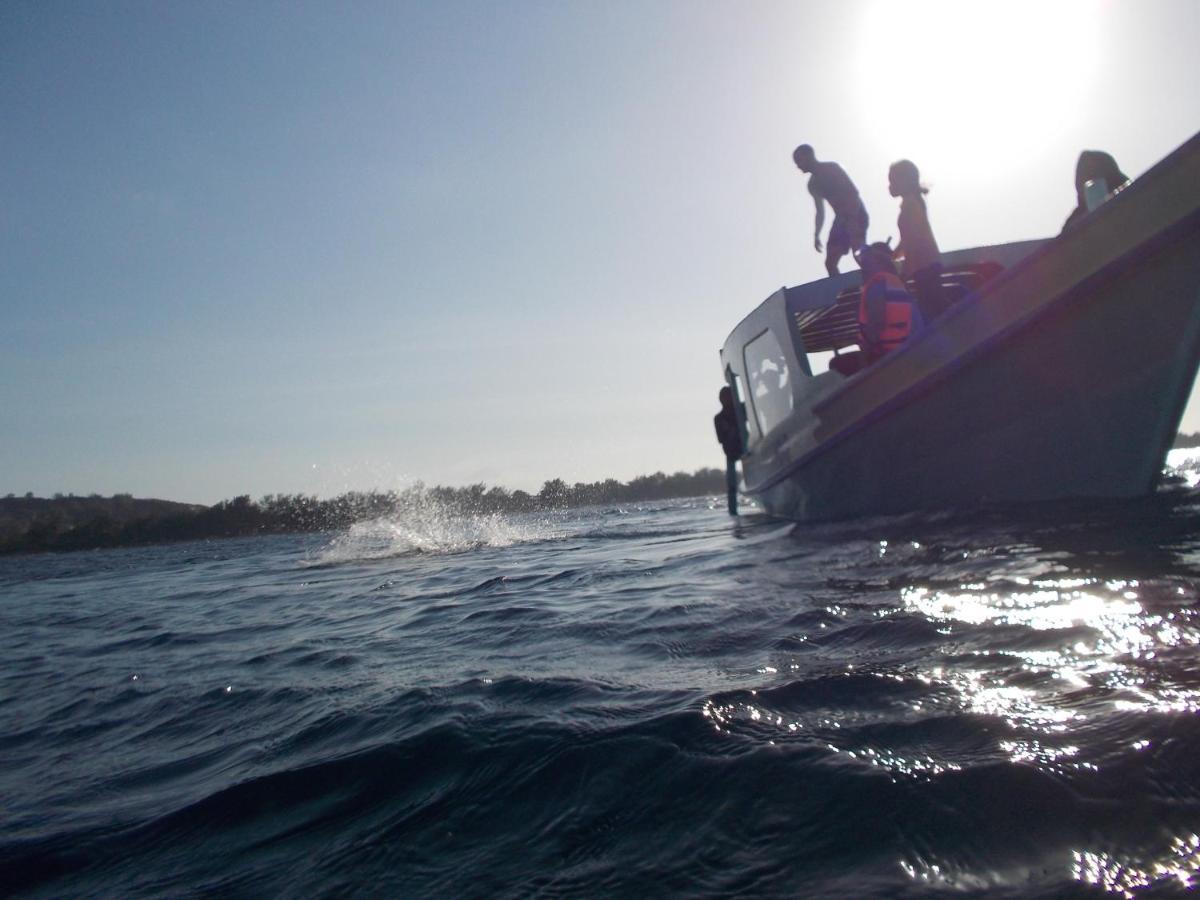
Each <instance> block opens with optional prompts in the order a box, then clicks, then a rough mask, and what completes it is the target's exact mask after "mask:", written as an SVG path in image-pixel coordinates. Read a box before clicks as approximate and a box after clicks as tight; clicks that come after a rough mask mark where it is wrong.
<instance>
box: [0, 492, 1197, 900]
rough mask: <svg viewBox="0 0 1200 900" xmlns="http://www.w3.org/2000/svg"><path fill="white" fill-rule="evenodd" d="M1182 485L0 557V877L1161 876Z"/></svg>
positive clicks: (664, 886)
mask: <svg viewBox="0 0 1200 900" xmlns="http://www.w3.org/2000/svg"><path fill="white" fill-rule="evenodd" d="M1198 596H1200V492H1196V491H1195V490H1193V489H1190V488H1188V487H1186V486H1181V485H1176V486H1175V487H1173V488H1170V489H1166V490H1163V491H1161V492H1160V493H1159V494H1158V495H1157V496H1155V497H1154V498H1152V499H1151V500H1149V501H1146V502H1140V503H1123V504H1084V505H1077V504H1072V505H1057V506H1052V507H1039V508H1026V509H1021V510H999V509H984V510H974V511H970V512H959V513H945V514H940V515H921V516H911V517H905V518H892V519H879V520H871V521H860V522H856V523H846V524H840V525H823V526H792V525H787V524H782V523H779V522H774V521H769V520H766V519H765V518H763V517H759V516H754V515H751V516H747V517H745V518H744V519H743V520H742V521H741V522H740V523H735V522H733V521H732V520H730V519H729V517H728V516H727V515H725V514H724V512H723V511H722V510H721V509H720V508H718V507H716V504H715V502H713V501H701V500H697V501H684V502H677V503H669V504H660V505H642V506H633V507H625V508H620V509H616V508H613V509H589V510H584V511H581V512H572V513H564V514H561V515H558V516H552V517H542V518H537V517H531V518H510V519H505V518H496V517H493V518H475V519H455V518H454V517H452V516H446V515H443V514H441V513H440V512H439V511H438V510H437V509H436V508H434V507H432V506H426V507H422V508H411V509H407V510H398V511H397V512H396V515H395V516H394V517H393V518H391V519H390V520H387V521H381V522H377V523H372V524H369V525H364V526H361V527H359V528H356V529H354V530H353V531H351V532H350V533H347V534H340V535H321V536H305V537H291V536H285V537H266V538H261V539H248V540H231V541H218V542H209V543H192V544H182V545H174V546H166V547H153V548H142V549H131V550H118V551H100V552H93V553H80V554H69V555H62V556H41V557H20V558H7V559H0V659H2V660H3V671H2V676H0V763H2V765H0V814H2V815H0V892H3V893H26V892H27V893H30V894H35V895H43V896H66V895H77V894H86V895H95V894H101V895H113V896H138V895H157V894H181V893H182V894H190V893H220V894H226V895H240V896H251V895H253V896H260V895H264V894H266V895H270V894H279V893H284V894H289V895H309V894H317V895H329V894H342V893H350V892H355V893H368V894H372V895H396V896H439V897H442V896H454V897H462V896H467V897H476V896H478V897H483V896H488V897H491V896H526V895H543V896H558V895H568V896H610V895H646V894H654V895H664V894H671V895H678V894H682V895H689V896H711V895H721V896H725V895H735V894H742V895H754V896H781V895H786V896H828V895H845V896H866V895H888V896H908V895H926V894H930V893H947V892H952V893H961V892H965V893H967V894H970V895H979V894H987V895H991V896H1010V897H1027V896H1061V895H1063V894H1067V895H1071V894H1078V895H1081V896H1104V895H1106V894H1112V895H1122V894H1124V895H1137V894H1149V895H1154V896H1157V895H1163V894H1168V895H1169V894H1174V893H1177V892H1183V891H1184V890H1185V889H1186V886H1187V885H1188V884H1193V885H1194V884H1196V883H1197V882H1198V881H1200V838H1198V837H1197V835H1198V834H1200V714H1198V713H1200V648H1198V644H1200V603H1198Z"/></svg>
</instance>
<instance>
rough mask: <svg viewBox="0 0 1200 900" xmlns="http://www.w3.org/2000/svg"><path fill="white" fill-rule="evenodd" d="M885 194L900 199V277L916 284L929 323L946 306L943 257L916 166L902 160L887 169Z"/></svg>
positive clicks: (926, 189)
mask: <svg viewBox="0 0 1200 900" xmlns="http://www.w3.org/2000/svg"><path fill="white" fill-rule="evenodd" d="M888 191H889V193H891V195H892V196H893V197H899V198H900V217H899V218H898V219H897V220H896V227H897V228H899V229H900V243H899V245H898V246H897V247H896V251H895V257H896V259H898V260H901V262H902V268H901V270H900V274H901V275H903V276H904V278H905V279H909V280H911V281H912V282H913V283H914V284H915V285H916V289H917V303H918V305H919V306H920V307H921V315H922V316H924V318H925V321H926V322H932V321H933V320H934V319H936V318H937V317H938V316H940V315H941V314H942V313H944V312H945V311H946V307H947V305H948V304H947V303H946V301H945V296H944V294H943V292H942V254H941V251H940V250H938V245H937V240H936V239H935V238H934V236H933V228H931V227H930V225H929V211H928V210H927V209H926V207H925V196H924V195H925V194H928V193H929V189H928V188H926V187H922V185H921V173H920V171H918V169H917V167H916V165H914V164H913V163H912V162H911V161H909V160H907V159H902V160H900V161H899V162H894V163H892V165H891V168H889V169H888Z"/></svg>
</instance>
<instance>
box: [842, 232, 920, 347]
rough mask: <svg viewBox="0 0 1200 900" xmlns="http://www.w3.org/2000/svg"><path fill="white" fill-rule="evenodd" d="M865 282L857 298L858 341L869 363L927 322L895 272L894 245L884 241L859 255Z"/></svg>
mask: <svg viewBox="0 0 1200 900" xmlns="http://www.w3.org/2000/svg"><path fill="white" fill-rule="evenodd" d="M858 264H859V265H860V266H861V267H862V274H863V286H862V291H861V292H860V294H859V301H858V333H859V343H860V344H861V345H862V348H863V352H864V353H865V354H866V357H867V363H868V364H869V363H873V362H875V361H876V360H877V359H879V358H880V357H881V356H883V355H884V354H885V353H887V352H888V351H890V350H894V349H896V348H897V347H899V346H900V345H901V344H903V343H904V342H905V341H906V340H908V338H909V337H910V336H911V335H914V334H916V333H917V332H918V331H920V330H921V328H922V327H923V325H924V320H923V319H922V317H921V313H920V311H919V310H918V309H917V306H916V303H914V302H913V297H912V294H910V293H909V292H908V290H907V289H906V288H905V287H904V282H903V281H901V280H900V276H899V275H897V274H896V264H895V262H894V261H893V259H892V248H891V247H889V246H888V245H887V244H885V243H883V242H882V241H881V242H879V243H876V244H871V245H869V246H868V247H866V248H864V249H863V251H862V252H861V253H860V254H859V255H858Z"/></svg>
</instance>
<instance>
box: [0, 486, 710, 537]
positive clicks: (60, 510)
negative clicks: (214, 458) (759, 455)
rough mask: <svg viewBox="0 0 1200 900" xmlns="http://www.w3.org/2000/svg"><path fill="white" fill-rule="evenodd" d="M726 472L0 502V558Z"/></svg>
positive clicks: (585, 493) (669, 495) (519, 500)
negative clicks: (198, 497) (207, 498)
mask: <svg viewBox="0 0 1200 900" xmlns="http://www.w3.org/2000/svg"><path fill="white" fill-rule="evenodd" d="M724 491H725V473H724V472H722V471H721V470H719V469H711V468H706V469H698V470H696V471H695V472H692V473H690V474H689V473H687V472H676V473H675V474H674V475H666V474H664V473H662V472H656V473H655V474H653V475H643V476H641V477H639V478H634V479H633V480H632V481H629V482H620V481H617V480H616V479H613V478H609V479H606V480H604V481H596V482H591V483H583V482H576V483H575V484H567V483H566V482H565V481H563V480H562V479H561V478H555V479H552V480H550V481H547V482H545V483H544V484H543V485H542V489H541V490H540V491H538V493H536V494H531V493H528V492H526V491H520V490H517V491H509V490H508V489H506V488H502V487H489V486H488V485H486V484H472V485H468V486H466V487H442V486H437V487H432V488H425V487H424V486H422V485H416V486H414V487H411V488H408V489H406V490H404V491H399V492H397V491H386V492H381V491H369V492H357V491H353V492H350V493H346V494H342V495H340V496H338V497H333V498H330V499H327V500H321V499H318V498H317V497H315V496H308V495H305V494H268V495H267V496H265V497H263V498H261V499H260V500H257V501H255V500H251V499H250V496H249V495H248V494H247V495H242V496H240V497H234V498H233V499H232V500H224V501H222V502H220V503H217V504H215V505H213V506H196V505H189V504H182V503H171V502H168V501H163V500H135V499H134V498H132V497H130V496H129V495H128V494H117V495H114V496H113V497H110V498H109V497H100V496H98V495H95V494H93V495H92V496H90V497H75V496H68V497H63V496H62V495H56V496H55V497H54V498H51V499H43V498H39V497H34V496H32V495H31V494H26V495H25V496H24V497H16V496H14V495H12V494H10V495H9V496H7V497H4V498H0V553H39V552H45V551H64V550H88V549H95V548H100V547H124V546H133V545H139V544H155V543H165V542H170V541H185V540H198V539H204V538H223V537H237V536H244V535H253V534H286V533H302V532H317V531H329V530H334V529H339V528H346V527H349V526H350V525H352V524H353V523H355V522H359V521H364V520H369V519H375V518H380V517H384V516H388V515H392V514H403V510H405V509H407V508H414V507H416V506H418V505H419V506H426V507H427V506H434V507H436V508H438V509H441V510H444V511H446V512H448V513H451V514H459V515H489V514H502V513H503V514H509V513H528V512H537V511H543V510H554V509H567V508H572V507H580V506H592V505H602V504H617V503H628V502H637V501H648V500H649V501H654V500H667V499H675V498H682V497H699V496H705V495H709V494H723V493H724Z"/></svg>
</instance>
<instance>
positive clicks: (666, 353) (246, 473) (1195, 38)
mask: <svg viewBox="0 0 1200 900" xmlns="http://www.w3.org/2000/svg"><path fill="white" fill-rule="evenodd" d="M1197 46H1200V3H1196V2H1194V0H1178V2H1166V0H1164V2H1141V3H1136V4H1135V3H1117V2H1086V0H1080V2H1069V0H1055V2H1050V0H1043V2H1040V3H1037V2H1022V0H1009V2H1005V3H987V2H980V3H959V2H956V3H952V4H938V3H933V4H930V3H911V4H905V3H876V2H861V3H853V2H846V3H827V4H826V3H800V2H791V3H774V2H750V3H737V2H732V0H730V2H703V0H686V2H685V0H679V2H666V0H655V2H624V0H615V2H600V0H594V2H513V3H498V2H497V3H477V2H457V3H443V2H439V3H433V2H430V3H420V4H416V3H396V2H392V3H378V4H375V3H365V2H360V3H348V4H334V3H295V2H290V3H247V2H237V3H217V2H205V3H184V2H146V3H111V2H110V3H104V2H96V3H77V2H72V3H49V2H41V0H39V2H30V3H25V2H16V0H7V2H6V3H4V4H3V5H2V6H0V121H2V122H3V127H2V128H0V160H2V165H0V406H2V409H3V437H2V442H0V493H7V492H8V491H14V492H17V493H24V492H25V491H28V490H32V491H34V492H35V493H38V494H41V495H46V494H49V493H52V492H55V491H63V492H66V491H74V492H76V493H89V492H91V491H100V492H102V493H105V494H108V493H112V492H115V491H129V492H132V493H134V494H137V495H139V496H159V497H167V498H172V499H179V500H189V501H199V502H212V501H215V500H218V499H221V498H223V497H229V496H233V495H235V494H239V493H250V494H252V495H254V496H259V495H261V494H264V493H271V492H292V491H305V492H316V493H320V494H332V493H337V492H340V491H342V490H345V489H348V488H369V487H381V488H389V487H395V486H398V485H401V484H404V483H405V482H406V481H409V480H412V479H421V480H424V481H425V482H427V483H436V482H440V483H447V484H462V483H467V482H473V481H480V480H482V481H487V482H489V483H494V484H503V485H506V486H509V487H522V488H526V489H536V488H537V487H538V486H539V485H540V484H541V482H542V481H543V480H545V479H547V478H551V477H556V476H558V477H563V478H565V479H566V480H568V481H577V480H584V481H591V480H595V479H599V478H603V477H607V476H615V477H617V478H621V479H627V478H630V477H633V476H635V475H639V474H644V473H648V472H653V471H655V470H657V469H665V470H668V471H673V470H676V469H689V470H690V469H694V468H697V467H699V466H701V465H712V464H718V463H719V462H720V453H719V449H718V448H717V446H716V444H715V441H714V439H713V436H712V433H711V432H712V425H711V417H712V414H713V412H714V411H715V408H714V407H715V404H714V397H715V393H716V389H717V387H718V386H719V384H720V379H721V373H720V366H719V363H718V360H717V350H718V348H719V347H720V345H721V343H722V342H723V341H724V338H725V335H726V334H727V333H728V331H729V330H730V329H731V328H732V327H733V325H734V324H736V322H737V320H738V319H739V318H741V316H742V315H743V314H744V313H745V312H747V311H748V310H749V309H750V308H751V307H752V306H753V305H754V304H756V303H757V302H759V301H760V300H761V299H763V298H764V297H765V296H766V295H768V294H769V293H771V292H772V291H773V290H775V289H776V288H777V287H779V286H780V285H781V284H797V283H801V282H804V281H808V280H811V279H813V278H817V277H819V276H820V275H821V274H822V273H823V269H822V266H821V257H820V256H818V255H817V254H816V253H814V252H813V251H812V249H811V239H812V235H811V229H812V207H811V202H810V201H809V199H808V195H807V193H806V192H805V189H804V178H803V176H801V175H800V173H798V172H797V171H796V170H795V169H794V168H793V167H792V163H791V159H790V153H791V150H792V148H793V147H794V146H795V145H796V144H797V143H799V142H801V141H807V142H810V143H812V144H814V145H815V146H816V148H817V152H818V155H819V156H821V157H822V158H830V159H835V160H838V161H839V162H841V163H842V164H843V166H844V167H845V168H846V169H847V171H848V172H849V173H850V175H851V177H852V178H854V179H855V181H856V182H857V183H858V185H859V187H860V189H861V190H862V193H863V197H864V200H865V201H866V203H867V206H868V208H869V210H870V212H871V215H872V236H873V237H878V238H882V237H886V236H887V235H888V234H895V215H896V203H895V201H894V200H893V199H892V198H890V197H888V196H887V193H886V171H887V166H888V164H889V163H890V162H892V161H893V160H894V159H897V158H900V157H903V156H907V157H910V158H912V159H914V160H915V161H916V162H917V163H918V165H920V166H921V168H922V174H923V176H924V177H925V179H926V181H928V182H929V183H930V185H931V187H932V192H931V194H930V195H929V204H930V215H931V218H932V221H933V224H934V227H935V230H936V232H937V234H938V238H939V241H940V242H941V244H942V246H943V248H944V249H954V248H957V247H962V246H971V245H975V244H982V243H993V242H1003V241H1007V240H1019V239H1025V238H1030V237H1039V236H1046V235H1050V234H1053V233H1056V232H1057V231H1058V228H1059V227H1060V226H1061V223H1062V220H1063V219H1064V218H1065V216H1066V215H1067V213H1068V212H1069V211H1070V208H1071V206H1072V205H1073V202H1074V197H1073V188H1072V184H1071V178H1072V171H1073V167H1074V162H1075V157H1076V155H1077V154H1078V152H1079V150H1080V149H1083V148H1084V147H1095V148H1100V149H1106V150H1109V151H1110V152H1112V153H1113V154H1114V155H1115V156H1116V157H1117V159H1118V161H1119V162H1120V164H1121V165H1122V167H1123V168H1124V169H1125V170H1126V171H1127V172H1128V173H1129V174H1131V175H1137V174H1140V173H1141V172H1143V171H1145V169H1147V168H1148V167H1149V166H1151V165H1152V164H1153V163H1154V162H1156V161H1157V160H1158V159H1159V158H1161V157H1162V156H1163V155H1165V154H1166V153H1168V152H1169V151H1171V150H1172V149H1174V147H1176V146H1177V145H1178V144H1180V143H1181V142H1182V141H1183V140H1185V139H1186V138H1187V137H1189V136H1190V135H1191V134H1192V133H1193V132H1195V131H1196V130H1197V128H1200V88H1198V87H1197V83H1198V82H1200V78H1197V71H1196V63H1195V61H1194V53H1195V48H1196V47H1197ZM1184 426H1185V428H1186V429H1188V430H1200V408H1194V409H1193V410H1189V413H1188V416H1187V418H1186V419H1185V423H1184Z"/></svg>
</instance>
